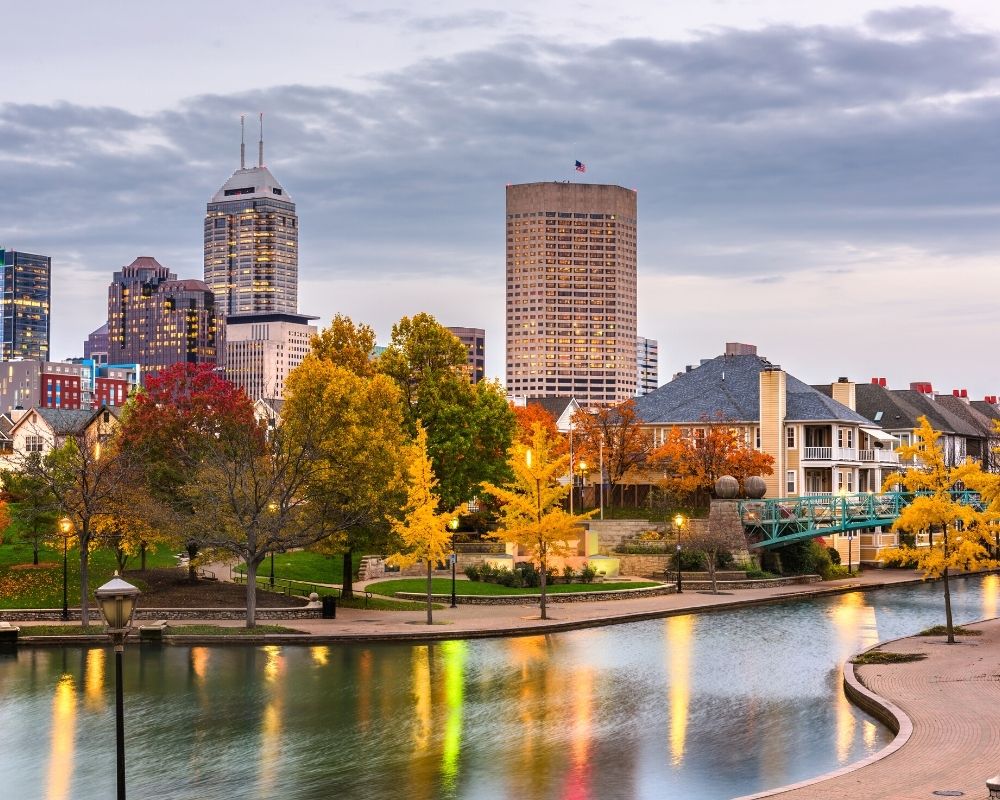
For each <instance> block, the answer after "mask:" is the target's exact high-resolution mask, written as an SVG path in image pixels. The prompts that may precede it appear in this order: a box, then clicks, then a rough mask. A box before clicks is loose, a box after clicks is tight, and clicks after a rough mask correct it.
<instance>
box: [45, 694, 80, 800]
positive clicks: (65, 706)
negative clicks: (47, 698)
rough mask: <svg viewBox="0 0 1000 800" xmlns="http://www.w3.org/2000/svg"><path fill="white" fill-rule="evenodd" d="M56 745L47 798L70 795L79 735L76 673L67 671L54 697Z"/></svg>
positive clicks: (59, 799)
mask: <svg viewBox="0 0 1000 800" xmlns="http://www.w3.org/2000/svg"><path fill="white" fill-rule="evenodd" d="M51 736H52V745H51V749H50V750H49V775H48V781H47V783H46V786H47V790H46V793H45V797H46V798H47V800H65V798H67V797H69V786H70V781H71V780H72V777H73V739H74V737H75V736H76V687H75V686H74V685H73V676H72V675H63V676H62V677H61V678H60V679H59V682H58V683H57V684H56V689H55V695H54V697H53V699H52V735H51Z"/></svg>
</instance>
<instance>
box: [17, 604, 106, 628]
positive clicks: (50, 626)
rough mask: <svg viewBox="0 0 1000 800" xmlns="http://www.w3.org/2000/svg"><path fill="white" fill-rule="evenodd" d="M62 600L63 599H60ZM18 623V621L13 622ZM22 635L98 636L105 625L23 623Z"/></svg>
mask: <svg viewBox="0 0 1000 800" xmlns="http://www.w3.org/2000/svg"><path fill="white" fill-rule="evenodd" d="M60 602H61V601H60ZM12 624H14V625H17V623H16V622H15V623H12ZM20 627H21V633H20V634H19V635H20V636H96V635H97V634H103V633H104V626H103V625H88V626H87V627H86V628H85V627H83V625H21V626H20Z"/></svg>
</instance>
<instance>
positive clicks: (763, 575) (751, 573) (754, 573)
mask: <svg viewBox="0 0 1000 800" xmlns="http://www.w3.org/2000/svg"><path fill="white" fill-rule="evenodd" d="M746 573H747V578H748V579H750V580H766V579H767V578H777V577H778V576H777V575H775V574H774V573H773V572H768V571H767V570H766V569H758V568H757V567H751V568H750V569H748V570H747V571H746Z"/></svg>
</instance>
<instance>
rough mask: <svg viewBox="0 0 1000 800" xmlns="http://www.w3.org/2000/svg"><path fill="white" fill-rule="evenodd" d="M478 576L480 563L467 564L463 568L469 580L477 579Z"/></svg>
mask: <svg viewBox="0 0 1000 800" xmlns="http://www.w3.org/2000/svg"><path fill="white" fill-rule="evenodd" d="M479 576H480V565H479V564H469V565H468V566H467V567H466V568H465V577H466V578H468V579H469V580H470V581H478V580H479Z"/></svg>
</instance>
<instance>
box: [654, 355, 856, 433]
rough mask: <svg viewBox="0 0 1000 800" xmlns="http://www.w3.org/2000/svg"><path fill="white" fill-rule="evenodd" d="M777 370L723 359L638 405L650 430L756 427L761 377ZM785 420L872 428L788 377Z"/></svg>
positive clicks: (761, 361)
mask: <svg viewBox="0 0 1000 800" xmlns="http://www.w3.org/2000/svg"><path fill="white" fill-rule="evenodd" d="M772 368H773V366H772V364H771V363H770V362H769V361H768V360H767V359H766V358H762V357H761V356H757V355H723V356H718V357H716V358H713V359H709V360H707V361H703V362H702V363H701V365H700V366H698V367H695V368H694V369H692V370H690V371H688V372H683V373H681V374H680V375H678V376H677V377H676V378H674V379H673V380H672V381H670V382H669V383H665V384H664V385H663V386H661V387H660V388H659V389H657V390H655V391H653V392H650V393H649V394H647V395H644V396H642V397H639V398H637V399H636V401H635V407H636V412H637V413H638V415H639V418H640V419H641V420H643V421H644V422H646V423H647V424H650V423H652V424H655V423H664V424H682V423H694V422H701V421H713V420H725V421H728V422H756V421H757V420H758V418H759V416H760V373H761V372H762V371H764V370H765V369H772ZM785 391H786V405H785V418H786V419H787V420H788V421H789V422H813V421H815V422H819V421H823V422H850V423H853V424H857V425H861V424H866V423H867V422H868V420H867V419H865V418H864V417H863V416H861V415H860V414H857V413H856V412H854V411H851V409H849V408H848V407H847V406H845V405H843V404H842V403H838V402H837V401H836V400H834V399H833V398H831V397H827V396H826V395H824V394H823V393H822V392H819V391H817V390H816V389H814V388H813V387H812V386H809V385H808V384H805V383H803V382H802V381H800V380H799V379H798V378H796V377H795V376H793V375H789V374H787V373H786V375H785Z"/></svg>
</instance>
